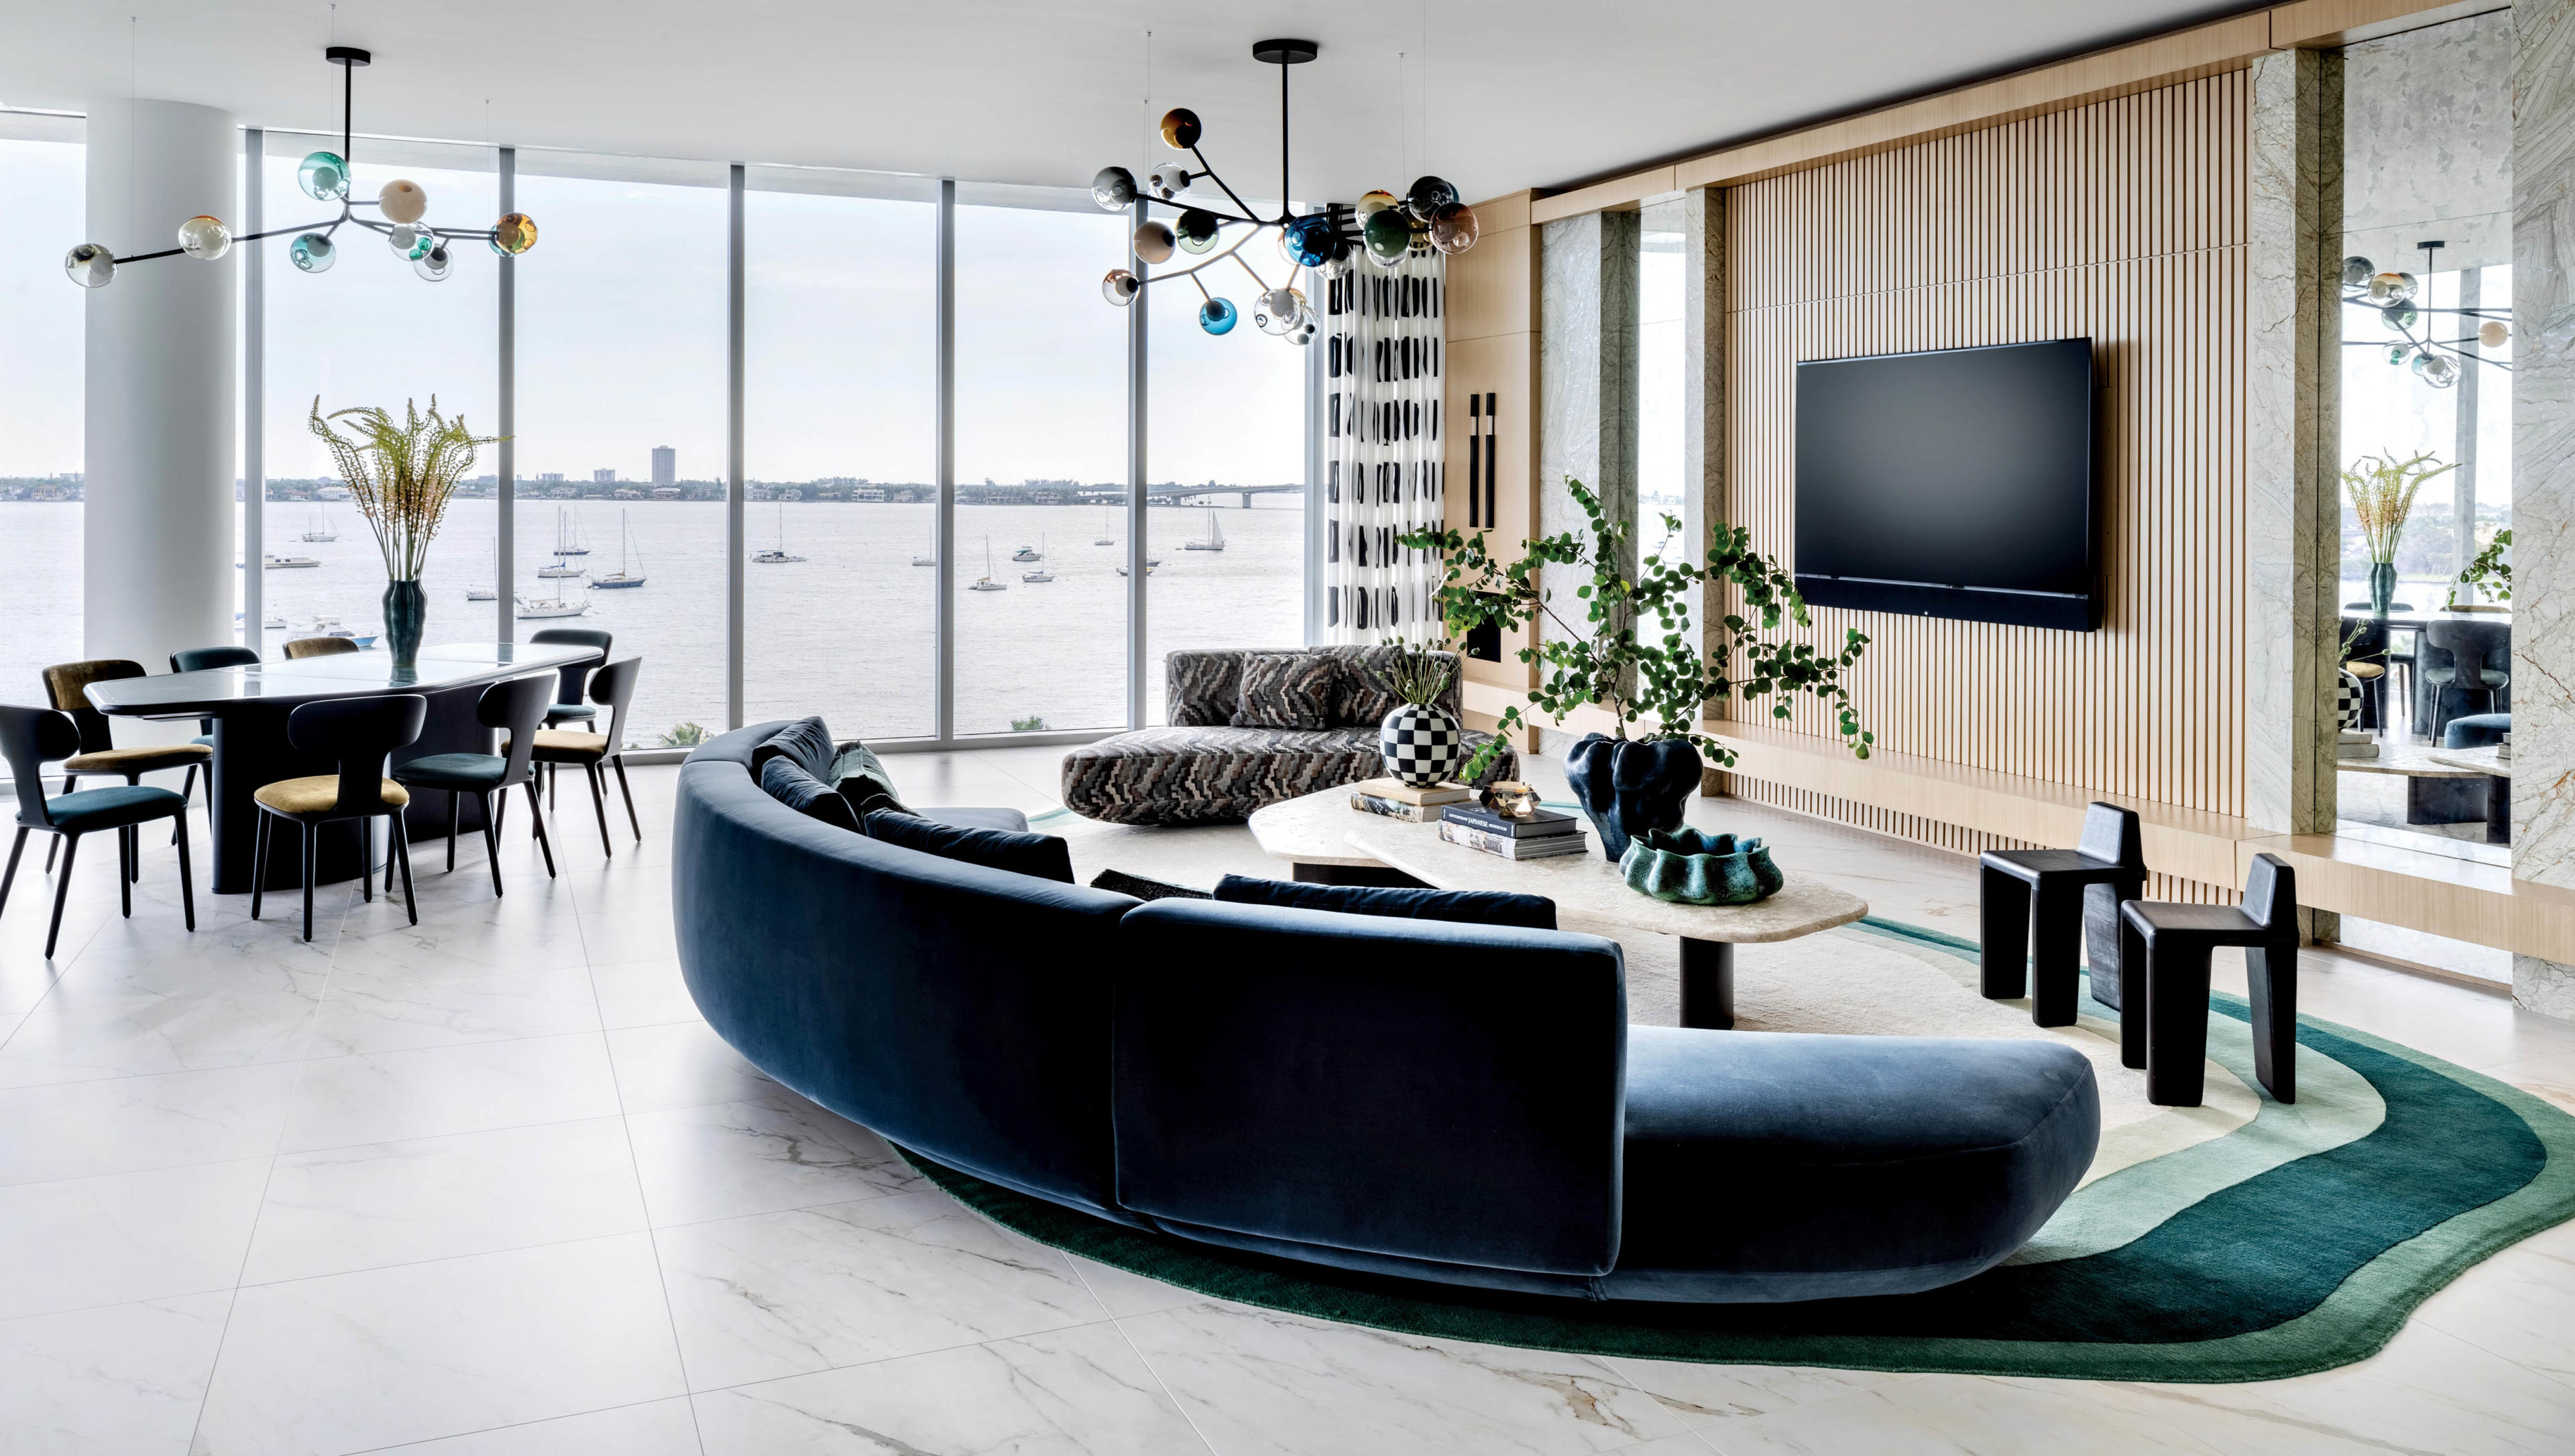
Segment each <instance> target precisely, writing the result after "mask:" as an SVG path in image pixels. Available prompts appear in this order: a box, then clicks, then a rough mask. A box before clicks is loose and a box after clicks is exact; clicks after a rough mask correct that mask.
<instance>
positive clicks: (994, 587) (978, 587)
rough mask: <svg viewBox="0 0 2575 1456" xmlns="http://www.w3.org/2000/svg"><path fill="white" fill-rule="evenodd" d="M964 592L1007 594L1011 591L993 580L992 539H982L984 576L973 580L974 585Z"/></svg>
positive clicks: (1007, 586)
mask: <svg viewBox="0 0 2575 1456" xmlns="http://www.w3.org/2000/svg"><path fill="white" fill-rule="evenodd" d="M966 590H967V591H969V592H1007V591H1009V590H1011V589H1010V587H1009V585H1008V584H1006V583H1002V582H996V581H994V580H993V538H991V537H989V536H988V537H985V538H984V575H982V576H980V577H977V578H976V579H975V585H974V586H972V587H969V588H967V589H966Z"/></svg>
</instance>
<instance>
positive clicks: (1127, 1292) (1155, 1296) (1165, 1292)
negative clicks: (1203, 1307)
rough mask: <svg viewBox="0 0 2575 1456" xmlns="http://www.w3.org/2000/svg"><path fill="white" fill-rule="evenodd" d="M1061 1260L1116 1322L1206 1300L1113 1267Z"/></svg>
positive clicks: (1073, 1257) (1068, 1257)
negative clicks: (1070, 1265) (1088, 1288)
mask: <svg viewBox="0 0 2575 1456" xmlns="http://www.w3.org/2000/svg"><path fill="white" fill-rule="evenodd" d="M1065 1258H1066V1260H1067V1261H1069V1262H1070V1263H1071V1264H1072V1265H1073V1271H1074V1272H1075V1273H1076V1274H1079V1275H1081V1276H1082V1282H1083V1283H1085V1284H1087V1285H1089V1286H1091V1292H1092V1294H1093V1296H1095V1297H1096V1298H1098V1299H1099V1301H1100V1302H1101V1303H1102V1304H1103V1305H1105V1306H1107V1308H1108V1310H1109V1313H1110V1315H1111V1316H1112V1317H1114V1318H1117V1319H1125V1318H1126V1317H1127V1316H1129V1315H1131V1314H1152V1313H1153V1312H1154V1311H1156V1310H1158V1309H1178V1308H1180V1307H1181V1306H1182V1305H1184V1304H1197V1303H1200V1302H1201V1301H1203V1300H1205V1299H1206V1298H1207V1296H1206V1295H1204V1294H1201V1293H1199V1292H1198V1291H1196V1290H1194V1289H1184V1288H1182V1287H1181V1286H1179V1285H1178V1284H1166V1283H1164V1282H1163V1281H1162V1280H1160V1279H1148V1278H1146V1277H1145V1276H1144V1275H1142V1274H1131V1273H1129V1272H1127V1271H1126V1270H1124V1269H1121V1268H1118V1267H1117V1266H1115V1265H1112V1264H1104V1263H1101V1262H1100V1261H1098V1260H1097V1259H1086V1258H1084V1257H1083V1256H1082V1255H1080V1254H1066V1255H1065Z"/></svg>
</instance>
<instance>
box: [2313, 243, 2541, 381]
mask: <svg viewBox="0 0 2575 1456" xmlns="http://www.w3.org/2000/svg"><path fill="white" fill-rule="evenodd" d="M2420 246H2421V247H2422V249H2423V256H2424V260H2425V261H2424V269H2423V271H2424V272H2426V273H2429V272H2431V271H2432V269H2431V261H2430V260H2431V257H2432V254H2433V253H2434V251H2435V250H2437V249H2439V248H2441V247H2443V246H2444V245H2443V244H2440V243H2424V244H2422V245H2420ZM2424 296H2425V294H2424V290H2423V284H2422V280H2421V279H2419V278H2416V277H2415V276H2414V275H2413V274H2411V273H2398V272H2386V273H2381V272H2379V271H2378V267H2377V265H2375V264H2373V263H2371V262H2370V261H2369V260H2368V259H2366V258H2358V257H2354V258H2345V259H2344V260H2342V301H2343V302H2344V303H2345V304H2349V305H2352V306H2354V307H2357V308H2364V309H2367V310H2369V311H2370V312H2372V313H2374V314H2376V315H2378V317H2379V320H2380V321H2381V322H2383V323H2384V324H2386V325H2387V329H2388V332H2389V333H2391V334H2394V335H2395V336H2396V337H2395V339H2394V340H2392V341H2390V342H2388V343H2386V344H2384V345H2381V344H2379V343H2377V342H2376V341H2374V340H2369V339H2345V340H2344V341H2343V343H2344V344H2346V345H2352V346H2356V347H2358V348H2362V349H2378V348H2384V349H2386V351H2387V362H2388V363H2389V364H2392V365H2407V366H2411V367H2412V369H2413V371H2414V375H2415V377H2416V378H2417V379H2420V380H2422V381H2423V383H2425V384H2427V385H2430V386H2431V387H2432V388H2434V389H2437V390H2445V389H2448V388H2450V387H2451V386H2452V385H2455V384H2457V383H2458V382H2459V365H2458V361H2459V360H2462V359H2473V360H2475V361H2476V362H2477V363H2479V364H2482V365H2485V366H2486V367H2487V368H2489V369H2500V370H2505V371H2509V370H2511V368H2512V366H2511V365H2509V364H2506V363H2504V362H2503V361H2502V360H2500V359H2490V358H2488V357H2486V356H2485V355H2483V354H2480V353H2478V352H2476V350H2474V349H2469V348H2466V347H2464V346H2467V345H2471V344H2474V345H2478V346H2481V347H2483V348H2486V349H2500V348H2502V347H2503V346H2504V345H2506V344H2508V343H2511V342H2512V310H2510V309H2488V308H2461V309H2436V308H2433V307H2432V306H2431V305H2430V304H2428V303H2420V302H2417V300H2418V299H2420V298H2422V297H2424ZM2426 314H2456V315H2458V316H2459V322H2460V326H2461V327H2462V328H2464V327H2466V325H2467V323H2468V321H2469V320H2472V319H2473V320H2476V321H2477V331H2476V333H2474V334H2472V335H2469V336H2466V337H2464V338H2458V339H2435V338H2433V337H2432V326H2431V324H2430V323H2429V321H2427V320H2426V319H2425V318H2424V315H2426ZM2417 326H2420V327H2421V329H2422V331H2423V332H2422V335H2421V337H2419V338H2418V337H2416V335H2415V332H2414V331H2415V329H2416V327H2417Z"/></svg>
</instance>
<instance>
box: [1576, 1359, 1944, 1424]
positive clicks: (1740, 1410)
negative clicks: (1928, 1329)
mask: <svg viewBox="0 0 2575 1456" xmlns="http://www.w3.org/2000/svg"><path fill="white" fill-rule="evenodd" d="M1601 1363H1603V1364H1605V1365H1607V1366H1608V1367H1609V1368H1610V1369H1612V1370H1614V1371H1616V1372H1617V1373H1618V1376H1619V1378H1621V1379H1623V1380H1625V1381H1626V1382H1627V1383H1628V1384H1630V1385H1633V1386H1635V1387H1636V1388H1637V1389H1639V1390H1642V1391H1644V1392H1646V1393H1647V1394H1649V1395H1651V1396H1653V1397H1654V1398H1655V1399H1656V1400H1659V1401H1661V1402H1662V1403H1663V1404H1664V1405H1666V1406H1669V1407H1670V1408H1671V1409H1672V1411H1673V1412H1674V1413H1676V1414H1677V1415H1679V1416H1680V1418H1681V1420H1682V1421H1684V1422H1685V1423H1687V1424H1688V1425H1690V1426H1692V1427H1697V1428H1719V1427H1722V1426H1723V1425H1724V1424H1725V1423H1726V1422H1729V1421H1735V1420H1741V1419H1743V1418H1744V1417H1746V1416H1758V1415H1767V1414H1769V1413H1770V1412H1772V1411H1781V1410H1787V1409H1789V1408H1790V1407H1792V1406H1800V1405H1805V1404H1807V1403H1809V1402H1812V1401H1818V1400H1836V1399H1839V1398H1840V1397H1842V1396H1845V1395H1850V1394H1853V1393H1856V1392H1859V1391H1866V1390H1876V1389H1879V1388H1881V1387H1884V1386H1888V1385H1893V1384H1897V1383H1900V1382H1902V1381H1906V1380H1910V1379H1912V1378H1913V1377H1912V1376H1911V1375H1903V1374H1883V1373H1880V1372H1877V1371H1873V1370H1822V1369H1815V1368H1811V1367H1807V1366H1794V1365H1699V1364H1693V1363H1691V1362H1689V1361H1685V1360H1639V1359H1635V1358H1632V1357H1628V1356H1602V1357H1601ZM1711 1439H1718V1440H1721V1439H1722V1438H1721V1437H1711Z"/></svg>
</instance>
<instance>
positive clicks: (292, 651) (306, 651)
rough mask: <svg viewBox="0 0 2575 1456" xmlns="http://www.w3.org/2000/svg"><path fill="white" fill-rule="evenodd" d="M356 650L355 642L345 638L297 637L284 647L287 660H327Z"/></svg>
mask: <svg viewBox="0 0 2575 1456" xmlns="http://www.w3.org/2000/svg"><path fill="white" fill-rule="evenodd" d="M358 650H359V649H358V644H357V642H356V640H355V639H352V638H345V637H299V638H297V639H295V640H294V641H293V642H290V643H288V644H287V645H286V655H287V656H288V657H289V658H328V657H332V656H334V655H336V654H339V653H354V652H357V651H358Z"/></svg>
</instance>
